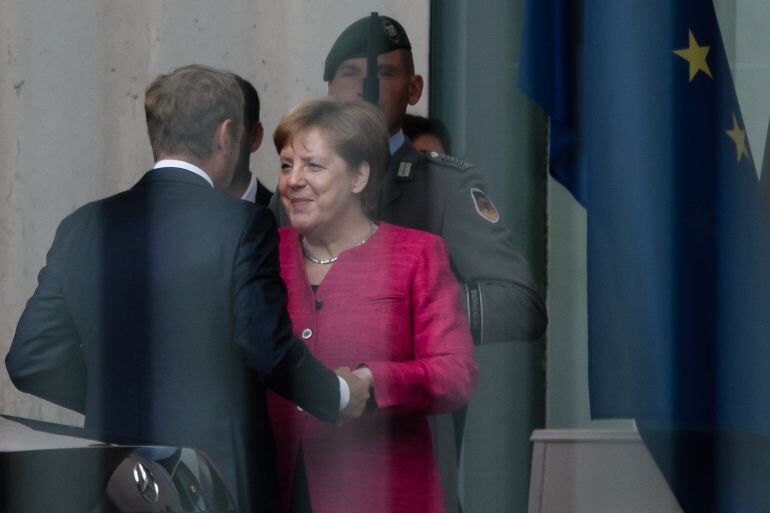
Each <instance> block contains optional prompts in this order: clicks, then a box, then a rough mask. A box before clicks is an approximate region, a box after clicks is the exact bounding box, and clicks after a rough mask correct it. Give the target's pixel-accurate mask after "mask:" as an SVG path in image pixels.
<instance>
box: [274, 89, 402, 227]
mask: <svg viewBox="0 0 770 513" xmlns="http://www.w3.org/2000/svg"><path fill="white" fill-rule="evenodd" d="M387 127H388V125H387V122H386V121H385V115H384V114H383V113H382V111H381V110H380V109H379V108H378V107H376V106H374V105H371V104H369V103H365V102H362V101H347V102H343V101H339V100H336V99H333V98H322V99H317V100H309V101H306V102H303V103H300V104H299V105H297V106H296V107H294V108H293V109H292V110H290V111H289V113H288V114H286V115H285V116H284V117H283V119H282V120H281V122H280V123H279V125H278V127H277V128H276V129H275V132H274V133H273V142H274V143H275V149H276V151H277V152H278V153H280V152H281V150H282V149H283V148H284V147H286V146H287V145H289V144H291V142H292V139H294V138H295V137H297V136H298V134H300V133H302V132H307V131H308V130H311V129H317V130H319V131H320V132H321V135H322V136H323V138H324V139H325V140H326V142H327V143H328V144H329V146H331V148H332V149H333V150H334V151H335V152H336V153H337V154H338V155H339V156H340V157H342V159H343V160H344V161H345V163H346V164H347V165H348V167H350V168H351V169H357V168H358V167H359V166H360V165H361V164H363V163H364V162H366V163H367V164H368V165H369V181H368V183H367V184H366V187H364V190H363V191H361V204H362V206H363V208H364V211H365V212H366V213H367V215H370V216H373V215H374V214H375V213H376V210H377V199H378V196H379V192H380V187H381V185H382V182H383V181H384V179H385V174H386V173H387V169H388V162H389V160H390V145H389V142H388V141H389V136H388V128H387Z"/></svg>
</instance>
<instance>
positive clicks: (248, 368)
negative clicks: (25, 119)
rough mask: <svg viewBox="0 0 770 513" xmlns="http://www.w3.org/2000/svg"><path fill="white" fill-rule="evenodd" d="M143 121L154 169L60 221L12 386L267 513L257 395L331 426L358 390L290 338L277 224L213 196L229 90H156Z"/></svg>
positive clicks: (186, 72) (211, 78)
mask: <svg viewBox="0 0 770 513" xmlns="http://www.w3.org/2000/svg"><path fill="white" fill-rule="evenodd" d="M145 111H146V115H147V127H148V133H149V136H150V142H151V145H152V149H153V155H154V156H155V159H156V164H155V168H154V169H153V170H151V171H150V172H148V173H147V174H146V175H145V176H144V177H143V178H142V179H141V180H140V181H139V182H138V183H137V184H136V185H135V186H134V187H133V188H131V189H130V190H128V191H125V192H123V193H120V194H117V195H115V196H112V197H109V198H107V199H104V200H101V201H97V202H94V203H90V204H88V205H85V206H84V207H82V208H80V209H78V210H77V211H76V212H74V213H73V214H72V215H70V216H68V217H67V218H65V219H64V221H62V223H61V224H60V226H59V228H58V229H57V231H56V236H55V239H54V242H53V245H52V247H51V249H50V251H49V253H48V257H47V260H46V265H45V267H44V268H43V269H42V270H41V271H40V275H39V278H38V287H37V289H36V291H35V293H34V295H33V296H32V298H31V299H30V300H29V302H28V303H27V306H26V309H25V311H24V313H23V315H22V317H21V319H20V321H19V325H18V327H17V330H16V334H15V336H14V340H13V344H12V346H11V349H10V351H9V353H8V355H7V357H6V365H7V368H8V372H9V374H10V376H11V379H12V380H13V382H14V384H15V385H16V386H17V387H18V388H19V389H20V390H22V391H25V392H29V393H32V394H35V395H38V396H40V397H42V398H44V399H47V400H50V401H52V402H54V403H57V404H60V405H63V406H65V407H68V408H72V409H74V410H77V411H80V412H84V413H85V416H86V417H85V418H86V420H85V424H86V428H89V429H92V430H95V431H98V432H100V433H102V436H105V437H107V438H110V437H121V438H125V437H130V438H134V439H139V440H146V441H152V442H157V443H161V444H166V445H175V446H189V447H197V448H202V449H204V450H205V451H207V453H208V454H209V455H210V456H211V457H212V459H213V460H214V462H215V463H216V465H217V466H218V467H219V468H220V469H221V471H222V473H223V476H224V478H225V481H226V482H227V483H228V485H229V486H230V488H231V490H232V491H233V492H234V494H235V496H236V499H237V503H238V510H239V511H242V512H255V511H260V512H261V511H270V512H272V511H278V510H279V508H278V505H277V498H276V494H275V490H276V489H277V486H276V483H275V474H274V471H273V468H274V448H273V440H272V433H271V431H270V424H269V422H268V419H267V415H266V406H265V393H264V392H265V384H266V383H268V384H269V385H270V386H272V387H273V388H274V389H276V390H277V391H279V393H282V394H283V395H285V396H286V397H288V398H290V399H292V400H293V401H295V402H296V403H297V404H298V405H299V406H301V407H302V408H303V409H305V410H306V411H308V412H310V413H312V414H314V415H316V416H317V417H319V418H321V419H324V420H327V421H329V422H338V421H344V420H347V419H349V418H353V417H355V416H357V415H360V413H361V412H362V411H363V407H364V406H365V403H366V400H367V399H368V388H367V387H366V385H365V384H364V383H363V382H362V381H361V380H359V379H358V378H357V377H355V376H353V375H352V374H351V373H350V372H349V371H348V370H347V369H339V370H338V373H339V374H340V376H341V377H340V378H338V377H337V376H336V375H335V374H334V373H333V372H331V371H329V370H327V369H326V368H324V367H323V366H321V365H320V364H319V363H318V362H317V361H316V360H315V359H314V358H313V357H312V355H311V354H310V353H309V352H308V351H307V348H306V346H305V345H304V344H303V343H302V342H300V341H299V340H298V339H297V338H296V337H294V336H293V334H292V329H291V323H290V320H289V317H288V314H287V313H286V311H285V305H286V292H285V287H284V285H283V282H282V281H281V279H280V276H279V267H278V254H277V244H278V236H277V233H276V229H275V221H274V218H273V216H272V214H271V213H270V212H269V211H268V210H267V209H265V208H262V207H256V206H255V205H253V204H251V203H248V202H245V201H240V200H237V199H234V198H232V197H230V196H228V195H226V194H224V193H223V192H221V191H224V190H225V189H226V188H227V187H228V186H229V184H230V183H231V181H232V177H233V169H234V164H235V162H236V160H237V158H238V151H239V141H240V137H241V136H242V132H243V124H242V120H241V116H242V115H243V97H242V93H241V90H240V89H239V87H238V84H237V83H236V81H235V79H234V78H233V76H232V75H231V74H230V73H227V72H220V71H217V70H213V69H211V68H207V67H203V66H187V67H184V68H180V69H178V70H175V71H174V72H172V73H171V74H169V75H161V76H159V77H158V78H157V79H156V80H155V81H154V82H153V83H152V84H150V86H149V87H148V88H147V91H146V95H145ZM343 378H344V379H343ZM346 395H347V396H348V397H346ZM345 404H347V406H345V407H344V409H343V406H344V405H345ZM340 410H342V411H340Z"/></svg>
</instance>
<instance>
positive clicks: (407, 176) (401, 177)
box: [396, 161, 414, 182]
mask: <svg viewBox="0 0 770 513" xmlns="http://www.w3.org/2000/svg"><path fill="white" fill-rule="evenodd" d="M396 179H397V180H398V181H399V182H411V181H412V180H414V167H412V163H411V162H407V161H404V162H401V163H399V164H398V172H397V173H396Z"/></svg>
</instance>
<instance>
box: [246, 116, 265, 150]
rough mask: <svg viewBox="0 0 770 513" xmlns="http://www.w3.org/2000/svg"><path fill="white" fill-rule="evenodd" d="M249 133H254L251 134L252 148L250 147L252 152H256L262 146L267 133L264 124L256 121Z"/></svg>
mask: <svg viewBox="0 0 770 513" xmlns="http://www.w3.org/2000/svg"><path fill="white" fill-rule="evenodd" d="M249 133H250V134H253V135H251V136H250V137H251V148H250V149H249V151H251V153H254V152H255V151H257V150H258V149H259V147H260V146H262V137H264V135H265V128H264V127H263V126H262V123H260V122H259V121H257V122H256V123H254V127H253V130H251V131H249Z"/></svg>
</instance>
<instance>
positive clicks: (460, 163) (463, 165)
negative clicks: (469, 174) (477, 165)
mask: <svg viewBox="0 0 770 513" xmlns="http://www.w3.org/2000/svg"><path fill="white" fill-rule="evenodd" d="M425 156H426V157H427V158H428V160H430V161H431V162H436V163H438V164H442V165H444V166H449V167H453V168H455V169H460V170H462V169H468V168H470V167H473V166H472V165H471V164H468V163H467V162H465V161H464V160H463V159H460V158H457V157H453V156H452V155H444V154H443V153H438V152H435V151H431V152H428V153H426V154H425Z"/></svg>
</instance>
